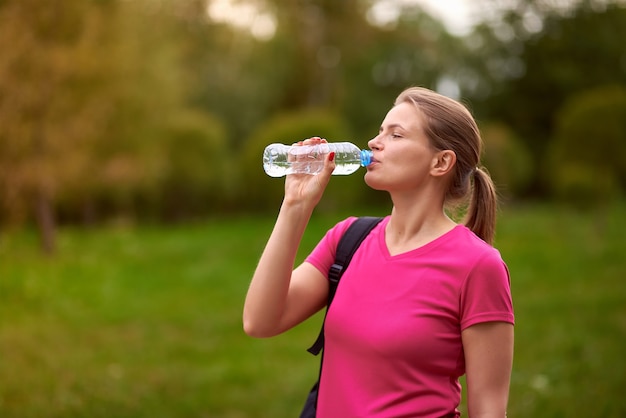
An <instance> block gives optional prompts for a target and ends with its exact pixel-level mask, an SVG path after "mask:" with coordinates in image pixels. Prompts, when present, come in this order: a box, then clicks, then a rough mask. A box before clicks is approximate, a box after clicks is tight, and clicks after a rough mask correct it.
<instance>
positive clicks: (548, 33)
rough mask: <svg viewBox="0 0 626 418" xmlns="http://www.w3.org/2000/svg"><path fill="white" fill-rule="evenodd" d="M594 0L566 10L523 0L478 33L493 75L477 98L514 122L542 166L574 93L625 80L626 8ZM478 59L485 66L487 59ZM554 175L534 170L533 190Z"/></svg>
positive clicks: (488, 113) (491, 115)
mask: <svg viewBox="0 0 626 418" xmlns="http://www.w3.org/2000/svg"><path fill="white" fill-rule="evenodd" d="M592 3H594V2H581V4H580V5H579V7H576V8H572V9H571V10H569V12H568V13H563V12H557V11H554V10H550V8H549V7H546V4H545V3H544V2H536V1H528V2H520V3H519V5H518V7H517V8H515V9H512V10H511V11H509V12H508V13H507V14H506V16H505V17H504V18H502V19H500V20H498V21H497V22H493V24H492V32H491V35H488V34H487V33H486V32H485V31H484V32H483V33H482V36H481V37H480V38H478V39H475V40H474V42H475V43H476V44H477V45H479V48H477V49H476V55H477V57H476V59H477V60H480V61H482V67H483V68H484V71H483V72H482V74H485V73H487V74H488V76H486V77H487V78H489V79H490V80H491V81H489V82H488V83H487V84H488V85H487V86H486V87H485V88H484V90H485V91H484V92H483V93H482V96H477V98H478V99H480V100H475V101H474V103H475V104H476V106H477V107H478V108H479V112H478V114H479V115H481V117H484V118H488V119H490V120H502V121H504V122H505V123H506V124H507V125H508V126H510V127H511V129H513V130H514V131H515V132H516V134H517V135H518V136H519V137H520V138H521V139H522V140H523V141H524V142H525V144H526V145H527V147H528V149H529V150H530V151H531V155H532V158H533V160H534V163H535V165H536V166H537V167H539V166H542V165H545V164H546V163H547V162H546V160H545V157H546V155H547V151H548V149H549V147H550V142H551V140H552V139H553V138H555V135H554V130H555V128H556V126H555V115H556V113H557V112H558V111H559V109H560V108H561V107H562V106H563V105H564V104H565V102H566V101H567V100H568V98H569V97H571V96H573V95H575V94H578V93H581V92H584V91H586V90H589V89H592V88H596V87H601V86H605V85H608V84H620V85H626V71H625V69H626V67H625V65H626V64H625V63H624V41H623V40H624V39H626V8H624V7H623V6H622V5H617V4H611V3H609V4H608V5H606V6H605V7H596V8H594V7H593V5H592ZM535 15H537V16H539V17H541V20H540V21H536V22H532V19H529V16H535ZM528 23H534V24H535V25H540V27H539V28H538V29H539V30H535V31H529V30H528V27H529V25H528ZM507 34H508V35H507ZM490 36H491V37H490ZM473 67H474V68H476V69H478V68H481V62H476V63H475V65H474V66H473ZM549 179H550V176H547V175H546V174H545V173H544V172H543V171H539V170H537V171H536V172H535V176H534V179H533V188H534V192H535V194H537V195H542V194H543V195H546V194H547V193H548V192H549V190H550V180H549Z"/></svg>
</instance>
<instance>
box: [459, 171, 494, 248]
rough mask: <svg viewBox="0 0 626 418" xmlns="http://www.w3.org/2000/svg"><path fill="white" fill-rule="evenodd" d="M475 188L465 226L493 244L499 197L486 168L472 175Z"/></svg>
mask: <svg viewBox="0 0 626 418" xmlns="http://www.w3.org/2000/svg"><path fill="white" fill-rule="evenodd" d="M472 177H473V188H472V193H471V197H470V201H469V207H468V209H467V214H466V217H465V226H467V227H468V228H469V229H470V230H472V232H474V233H475V234H476V235H478V237H480V238H481V239H482V240H483V241H485V242H487V243H488V244H491V245H492V244H493V240H494V237H495V233H496V213H497V211H498V196H497V193H496V187H495V185H494V184H493V181H492V180H491V177H490V176H489V173H487V172H486V171H485V169H484V168H479V167H476V168H475V169H474V170H473V173H472Z"/></svg>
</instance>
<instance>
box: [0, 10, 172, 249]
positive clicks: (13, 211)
mask: <svg viewBox="0 0 626 418" xmlns="http://www.w3.org/2000/svg"><path fill="white" fill-rule="evenodd" d="M148 3H149V2H147V3H141V2H139V1H137V2H133V3H128V2H118V1H115V0H109V1H102V0H89V1H83V0H68V1H66V2H64V5H63V7H58V6H57V5H55V4H51V3H50V4H48V3H41V2H39V1H37V0H23V1H22V0H6V1H4V2H3V3H1V4H0V184H2V196H1V197H2V207H3V213H4V216H5V218H6V219H5V220H6V221H9V220H13V221H19V220H23V219H27V218H28V217H29V216H30V214H31V213H32V214H33V216H34V218H35V219H36V221H37V223H38V225H39V229H40V231H41V237H42V240H41V242H42V247H43V249H44V250H45V251H47V252H52V251H53V250H54V230H55V224H56V214H55V209H56V207H57V205H58V204H59V203H65V204H66V206H72V202H74V206H76V205H77V204H80V202H84V203H85V206H86V207H93V204H92V203H93V202H94V201H95V200H98V199H102V198H104V199H105V200H109V201H111V200H116V199H117V200H120V199H122V200H124V199H126V200H128V199H130V197H129V196H131V195H132V194H133V193H136V192H137V189H138V188H139V189H141V188H143V189H147V188H150V187H153V186H154V185H155V184H157V183H156V181H157V180H158V172H159V166H160V165H162V158H163V153H162V152H159V149H158V147H159V145H158V144H159V142H158V139H159V138H160V136H159V135H160V133H161V132H162V127H163V122H164V120H165V119H164V118H163V117H162V115H163V114H168V113H169V112H171V111H172V110H173V109H176V108H177V106H178V103H179V102H180V99H181V97H182V95H181V94H180V87H179V86H178V85H179V82H180V79H179V78H178V77H177V75H176V67H175V66H174V65H173V64H174V63H176V61H175V57H173V55H174V53H175V43H173V42H174V41H175V39H174V40H172V39H170V38H168V37H167V36H165V35H161V34H163V33H167V25H166V23H167V21H165V20H164V19H161V18H160V16H161V15H160V14H159V13H158V11H155V10H151V9H146V8H145V7H144V6H146V5H147V4H148ZM154 24H158V25H159V27H160V29H161V31H154V30H153V26H152V25H154ZM111 198H112V199H111ZM68 202H69V204H68Z"/></svg>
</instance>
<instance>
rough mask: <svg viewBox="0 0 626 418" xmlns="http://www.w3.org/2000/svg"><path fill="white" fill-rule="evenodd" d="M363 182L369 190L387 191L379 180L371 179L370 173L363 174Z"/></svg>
mask: <svg viewBox="0 0 626 418" xmlns="http://www.w3.org/2000/svg"><path fill="white" fill-rule="evenodd" d="M363 180H365V184H367V185H368V186H369V187H370V188H371V189H374V190H379V191H385V190H387V188H386V187H385V184H384V183H383V182H381V181H380V180H378V179H376V178H375V177H373V176H372V175H371V173H370V172H367V173H366V174H365V177H364V178H363Z"/></svg>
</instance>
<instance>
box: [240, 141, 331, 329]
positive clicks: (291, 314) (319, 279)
mask: <svg viewBox="0 0 626 418" xmlns="http://www.w3.org/2000/svg"><path fill="white" fill-rule="evenodd" d="M322 141H323V140H320V139H319V138H313V139H309V140H306V141H304V144H312V143H319V142H322ZM333 169H334V162H333V161H332V160H331V159H330V158H329V157H328V156H327V158H326V161H325V166H324V170H323V172H321V173H319V174H318V175H315V176H312V175H306V174H304V175H289V176H287V179H286V181H285V198H284V199H283V203H282V205H281V208H280V212H279V214H278V218H277V219H276V224H275V225H274V229H273V231H272V233H271V235H270V238H269V240H268V242H267V245H266V246H265V249H264V251H263V254H262V255H261V258H260V260H259V263H258V265H257V268H256V270H255V272H254V275H253V276H252V281H251V283H250V287H249V289H248V294H247V296H246V301H245V304H244V309H243V324H244V330H245V332H246V333H247V334H248V335H250V336H253V337H271V336H274V335H277V334H280V333H282V332H284V331H286V330H288V329H290V328H292V327H293V326H295V325H297V324H299V323H300V322H302V321H304V320H305V319H306V318H308V317H310V316H311V315H313V314H314V313H315V312H317V311H319V310H320V309H321V308H322V307H323V306H324V304H325V303H326V296H327V294H328V281H327V279H326V278H325V276H324V275H323V274H322V273H320V272H319V270H317V269H316V268H315V267H313V266H312V265H310V264H308V263H303V264H301V265H300V266H299V267H298V268H296V269H295V270H294V262H295V258H296V255H297V252H298V247H299V245H300V241H301V240H302V236H303V235H304V230H305V228H306V225H307V224H308V222H309V219H310V217H311V214H312V213H313V209H314V208H315V206H316V205H317V203H318V202H319V200H320V199H321V197H322V194H323V192H324V189H325V188H326V185H327V184H328V181H329V180H330V175H331V173H332V171H333Z"/></svg>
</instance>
